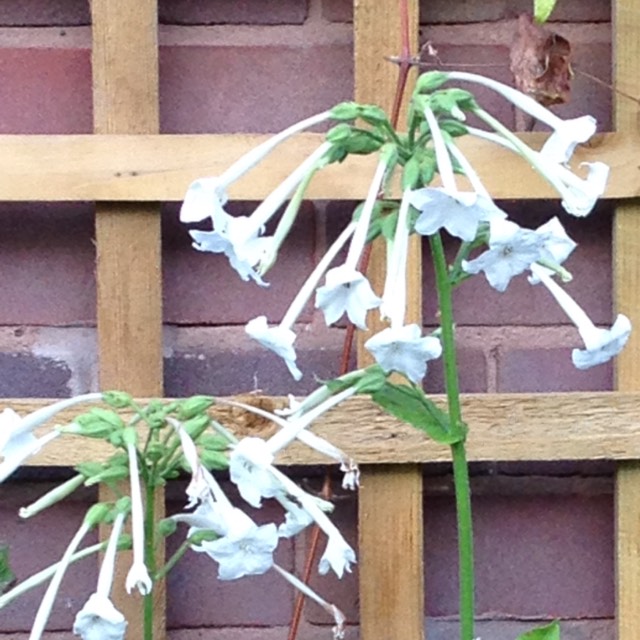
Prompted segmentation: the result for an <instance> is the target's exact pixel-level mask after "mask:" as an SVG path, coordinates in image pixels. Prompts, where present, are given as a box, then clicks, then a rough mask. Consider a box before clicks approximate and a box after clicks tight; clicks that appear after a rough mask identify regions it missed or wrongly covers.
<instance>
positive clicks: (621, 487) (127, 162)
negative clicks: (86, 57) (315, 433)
mask: <svg viewBox="0 0 640 640" xmlns="http://www.w3.org/2000/svg"><path fill="white" fill-rule="evenodd" d="M91 4H92V20H93V53H92V68H93V82H94V91H93V99H94V129H95V134H94V135H88V136H77V135H76V136H0V148H2V151H3V153H1V154H0V172H1V173H2V175H3V180H2V181H1V182H0V200H4V201H12V200H13V201H20V200H31V201H33V200H41V201H55V200H59V201H74V200H75V201H80V200H82V201H86V200H94V201H96V202H97V203H98V204H97V216H96V240H97V279H98V310H97V318H98V336H99V356H100V384H101V387H102V388H105V389H106V388H123V389H127V390H129V391H131V392H133V393H134V394H136V395H139V396H149V395H160V394H161V393H162V341H161V328H162V309H161V281H160V273H161V269H160V264H161V262H160V260H161V255H160V231H159V229H160V217H159V215H158V214H159V205H158V203H159V202H160V201H163V200H180V199H182V197H183V195H184V192H185V189H186V187H187V185H188V183H189V182H190V181H191V180H193V179H195V178H198V177H201V176H205V175H216V174H218V173H220V172H221V171H222V170H223V169H224V168H226V167H227V166H228V165H229V164H230V162H231V161H232V160H233V159H235V158H237V157H238V156H239V155H241V154H242V153H243V152H244V151H246V150H248V149H249V148H250V147H251V146H253V145H254V144H255V143H256V142H257V141H258V140H260V139H261V138H262V137H261V136H251V135H198V136H189V135H187V136H185V135H158V130H159V128H158V47H157V0H92V3H91ZM354 4H355V15H354V32H355V85H356V90H355V93H356V96H355V97H356V99H357V100H360V101H366V102H374V101H375V102H380V101H382V106H384V107H387V108H388V107H389V106H390V101H391V96H392V95H393V91H394V88H395V80H396V75H395V74H396V70H395V69H394V68H393V66H392V65H391V64H389V63H387V62H385V61H384V60H383V56H385V55H393V54H396V53H398V51H399V48H400V43H399V33H400V28H399V18H398V7H397V5H398V2H397V0H357V1H356V2H355V3H354ZM409 4H410V22H411V32H412V33H413V34H417V31H418V0H410V2H409ZM613 5H614V31H613V33H614V44H615V46H614V56H615V85H616V87H617V88H618V89H619V90H620V91H622V92H624V93H626V94H628V95H632V96H640V0H614V2H613ZM414 37H415V35H414ZM414 44H415V42H414ZM615 122H616V128H617V133H610V134H602V135H599V136H597V137H596V141H595V143H594V144H593V145H592V147H591V148H590V149H580V150H579V151H578V160H579V161H580V160H588V159H590V158H592V157H595V156H597V158H598V159H600V160H603V161H605V162H607V163H608V164H609V165H611V167H612V174H611V180H610V184H609V187H608V191H607V196H608V197H615V198H618V199H621V200H623V201H624V202H623V203H621V204H620V205H619V206H618V208H617V211H616V216H615V230H614V231H615V232H614V243H615V245H614V256H615V264H614V269H615V301H616V305H617V307H618V309H619V310H620V311H621V312H624V313H626V314H627V315H628V316H630V317H631V319H632V321H635V324H636V331H635V333H634V334H633V336H632V339H631V342H630V344H629V345H628V346H627V348H626V350H625V351H624V352H623V354H622V356H621V357H620V358H619V359H618V363H617V382H616V384H617V388H618V391H617V392H614V393H589V394H584V393H568V394H555V395H548V394H545V395H544V396H536V395H520V394H509V395H498V394H486V395H475V396H467V397H465V399H464V415H465V418H466V420H467V422H468V423H469V424H470V427H471V433H470V439H469V457H470V459H471V460H566V459H598V458H609V459H615V460H619V461H620V463H619V468H618V471H617V482H616V502H617V507H618V508H617V512H616V513H617V515H616V520H617V528H616V539H617V550H616V557H617V585H618V586H617V620H618V637H619V639H620V640H638V639H640V553H639V548H640V463H639V462H637V460H640V411H639V409H640V393H638V391H639V389H638V387H639V386H640V336H639V332H638V330H637V327H638V326H640V323H639V322H638V320H640V205H639V204H638V201H637V200H636V198H638V197H640V167H639V164H640V162H639V160H638V159H639V158H640V138H639V136H638V105H637V103H635V102H632V101H628V100H625V99H616V104H615ZM132 134H133V135H132ZM319 137H320V136H319V135H314V134H305V135H302V136H299V137H298V138H297V139H296V140H294V141H292V142H290V143H288V144H286V145H283V147H282V149H280V150H278V151H276V153H275V154H274V157H273V159H272V160H270V161H268V162H267V163H266V164H265V165H264V166H263V167H262V166H261V167H259V168H257V169H256V170H255V171H254V172H253V173H252V177H251V181H249V182H239V183H238V184H237V185H234V188H232V190H231V194H230V195H231V197H233V198H242V199H245V200H257V199H260V198H262V197H263V196H265V195H266V194H267V193H268V191H269V190H270V188H271V187H272V186H273V184H275V183H277V182H278V181H279V180H280V179H281V178H283V177H284V176H285V175H286V174H287V173H288V172H289V171H290V170H291V169H293V168H294V167H295V166H296V165H297V164H298V163H299V161H300V160H301V159H302V157H304V156H305V155H306V154H307V153H308V152H309V151H310V150H311V149H312V148H314V147H315V146H316V145H317V143H318V139H319ZM527 138H528V136H527ZM465 150H466V151H467V152H468V154H469V158H470V159H471V161H472V162H473V163H474V164H476V163H477V164H478V165H479V166H483V167H484V168H485V170H484V172H483V179H485V182H486V184H487V187H488V189H489V190H490V192H491V193H492V194H493V195H494V196H495V197H498V198H521V199H532V198H546V197H553V196H554V194H553V193H552V192H551V190H550V189H549V188H548V187H547V186H546V185H545V184H544V183H543V182H542V181H536V178H535V177H532V173H531V171H530V169H529V168H528V167H527V166H526V164H525V163H524V162H523V163H517V162H514V161H513V158H512V157H511V156H509V162H508V163H505V162H504V158H505V157H506V156H505V155H504V154H502V153H501V152H500V151H499V150H496V149H495V148H491V151H490V154H489V153H488V148H487V147H486V146H485V145H483V144H482V143H481V142H473V141H469V142H466V149H465ZM350 162H351V160H350ZM351 167H352V168H351V171H350V172H349V175H348V177H346V176H344V174H342V173H336V172H335V171H334V169H333V168H330V169H329V170H328V171H326V172H322V173H321V174H320V175H319V176H318V178H317V179H316V180H314V181H313V184H312V187H311V189H310V193H309V197H311V198H331V199H341V198H342V199H358V198H361V197H363V196H364V194H365V193H366V190H367V187H368V184H369V181H370V178H371V173H372V169H373V162H372V160H371V159H361V160H358V161H356V160H354V161H353V162H351ZM498 167H499V170H497V168H498ZM505 167H508V169H505ZM492 168H496V170H495V171H492ZM507 172H508V173H507ZM416 249H417V248H416V247H414V249H413V257H412V270H413V274H414V276H413V277H414V280H413V294H412V298H411V315H412V316H413V319H414V320H418V319H419V309H420V308H421V304H420V303H421V300H420V291H419V282H420V278H419V272H420V256H419V250H416ZM372 269H373V273H374V274H375V273H376V259H375V256H374V261H373V265H372ZM374 279H375V276H374ZM10 402H11V404H12V405H14V406H16V408H17V409H18V410H21V409H22V410H29V409H33V408H34V407H37V406H40V405H42V404H43V401H36V400H29V399H22V400H12V401H10ZM347 412H348V413H347ZM345 424H348V425H349V429H345V428H344V425H345ZM354 425H355V426H354ZM318 429H319V431H320V432H321V433H324V434H326V435H327V437H329V439H330V440H332V441H335V442H336V444H337V445H338V446H341V447H342V448H344V449H345V450H347V451H349V452H350V453H351V454H352V455H353V456H354V457H355V458H356V459H357V460H359V461H360V462H361V463H362V464H363V465H364V471H363V476H364V477H363V482H362V484H363V489H362V491H361V495H360V514H359V521H360V522H359V525H360V526H359V530H360V538H361V539H360V561H361V564H360V576H361V579H360V590H361V594H360V605H361V637H362V638H363V639H364V640H399V639H402V640H419V639H421V638H423V633H424V632H423V624H424V609H423V602H424V598H423V575H422V531H421V527H422V495H421V492H422V486H421V474H420V470H419V466H418V464H419V463H426V462H434V461H442V460H447V459H448V451H447V449H445V448H442V447H439V446H437V445H435V444H433V443H430V442H426V441H425V440H424V439H423V438H422V437H421V436H420V434H418V433H416V432H414V431H412V430H411V429H410V428H407V427H403V426H402V425H399V424H397V423H396V422H395V421H394V420H391V419H389V418H388V417H385V416H383V415H381V414H380V412H379V411H378V410H377V409H376V408H374V407H373V406H371V405H370V404H368V403H367V402H366V401H364V400H362V399H355V400H353V401H351V402H350V403H349V405H348V407H346V408H342V409H338V410H336V411H334V412H333V414H332V415H330V416H328V417H327V418H326V419H324V420H323V421H322V423H321V424H319V425H318ZM391 433H393V434H394V437H393V438H391V437H390V434H391ZM385 438H386V440H385V442H386V444H385V446H384V447H381V446H380V442H381V441H382V439H385ZM87 453H89V454H91V453H95V454H97V455H99V453H100V452H99V451H96V452H90V451H89V452H87V450H86V449H85V451H83V456H86V455H87ZM76 456H77V453H76V452H75V451H74V450H73V448H69V447H68V445H66V444H62V445H58V448H56V446H55V445H53V446H50V447H48V448H47V449H46V450H45V451H44V452H43V453H42V454H41V455H40V456H38V457H37V458H34V459H33V460H32V461H31V463H32V464H37V465H43V464H44V465H72V464H75V463H77V462H79V459H77V457H76ZM279 462H281V463H282V464H285V465H286V464H293V463H295V464H318V463H321V462H322V460H321V459H319V458H318V457H317V455H314V453H313V452H310V451H307V450H304V449H302V448H297V449H296V448H292V449H291V450H290V451H288V452H286V453H285V454H284V455H283V457H282V459H281V460H279ZM374 501H375V504H374ZM389 539H393V540H394V541H396V542H397V541H401V542H402V544H394V545H389V544H385V541H388V540H389ZM381 544H384V547H383V548H384V549H385V553H379V552H378V550H379V549H380V548H381V547H380V545H381ZM390 552H392V553H390ZM381 585H384V588H381ZM157 597H158V606H159V610H162V608H163V598H164V594H162V593H160V592H158V593H157ZM118 607H119V608H121V609H124V610H125V614H126V615H127V617H128V618H129V619H130V621H132V628H133V629H135V628H136V627H137V625H139V612H138V611H137V606H135V607H133V608H132V607H131V604H130V603H129V604H128V605H127V601H126V600H124V601H122V602H118ZM136 620H137V621H138V623H137V624H136ZM163 629H164V620H163V619H162V617H161V616H159V617H158V631H159V633H158V635H157V637H158V638H160V637H162V631H163ZM135 635H136V634H134V637H135Z"/></svg>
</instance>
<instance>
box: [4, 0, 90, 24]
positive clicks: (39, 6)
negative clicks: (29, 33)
mask: <svg viewBox="0 0 640 640" xmlns="http://www.w3.org/2000/svg"><path fill="white" fill-rule="evenodd" d="M84 24H91V15H90V11H89V3H88V2H87V0H19V1H15V2H11V1H10V2H3V3H2V4H1V5H0V25H2V26H7V27H31V26H33V27H44V26H78V25H84Z"/></svg>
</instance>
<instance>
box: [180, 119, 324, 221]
mask: <svg viewBox="0 0 640 640" xmlns="http://www.w3.org/2000/svg"><path fill="white" fill-rule="evenodd" d="M330 117H331V112H330V111H323V112H322V113H319V114H317V115H315V116H311V117H310V118H306V119H304V120H301V121H300V122H297V123H296V124H294V125H292V126H290V127H288V128H287V129H284V130H283V131H281V132H280V133H277V134H276V135H274V136H272V137H270V138H268V139H267V140H265V141H264V142H263V143H262V144H259V145H258V146H257V147H254V148H253V149H251V150H250V151H248V152H247V153H245V154H244V155H243V156H242V157H240V158H239V159H238V160H236V161H235V162H234V163H233V164H232V165H231V166H230V167H229V168H228V169H226V170H225V171H224V173H222V174H221V175H220V176H218V177H217V178H203V179H200V180H195V181H194V182H192V183H191V185H190V186H189V188H188V190H187V194H186V196H185V199H184V202H183V204H182V208H181V209H180V220H181V221H182V222H200V221H201V220H205V219H206V218H210V217H211V218H213V217H214V216H215V215H216V214H217V213H219V212H220V211H221V210H222V207H223V206H224V205H225V204H226V201H227V195H226V190H227V188H228V187H229V186H230V185H231V184H232V183H234V182H235V181H236V180H238V179H239V178H241V177H242V176H243V175H244V174H245V173H247V172H248V171H250V170H251V169H253V167H255V166H256V165H257V164H258V163H259V162H260V161H261V160H262V159H263V158H264V157H265V156H267V155H268V154H269V153H271V151H273V149H275V148H276V147H277V146H278V145H279V144H280V143H282V142H284V141H285V140H287V139H288V138H290V137H292V136H294V135H295V134H297V133H299V132H300V131H304V130H305V129H308V128H309V127H312V126H314V125H316V124H320V123H321V122H324V121H325V120H328V119H329V118H330Z"/></svg>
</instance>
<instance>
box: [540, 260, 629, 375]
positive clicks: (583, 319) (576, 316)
mask: <svg viewBox="0 0 640 640" xmlns="http://www.w3.org/2000/svg"><path fill="white" fill-rule="evenodd" d="M531 271H532V272H533V273H534V275H536V276H537V277H538V278H539V279H540V280H541V281H542V284H544V285H545V287H547V289H548V290H549V292H550V293H551V295H552V296H553V297H554V298H555V299H556V301H557V303H558V304H559V305H560V306H561V307H562V309H563V311H564V312H565V313H566V314H567V316H569V319H570V320H571V321H572V322H573V323H574V324H575V325H576V327H577V329H578V332H579V333H580V337H581V338H582V340H583V342H584V346H585V348H584V349H574V350H573V352H572V354H571V359H572V360H573V364H574V365H575V367H576V368H577V369H589V368H591V367H595V366H596V365H598V364H602V363H604V362H608V361H609V360H611V358H613V357H614V356H617V355H618V354H619V353H620V352H621V351H622V349H623V348H624V345H625V344H626V343H627V341H628V340H629V336H630V335H631V322H630V320H629V318H627V316H625V315H623V314H621V313H620V314H618V316H617V317H616V321H615V322H614V323H613V326H612V327H611V329H600V328H598V327H596V326H595V325H594V324H593V322H592V321H591V319H590V318H589V316H588V315H587V314H586V313H585V311H584V310H583V309H582V307H580V305H578V303H577V302H576V301H575V300H574V299H573V298H572V297H571V296H570V295H569V294H568V293H567V292H566V291H565V290H564V289H563V288H562V287H560V285H558V284H557V283H556V282H555V280H553V278H551V277H550V276H549V274H548V272H547V270H546V269H544V268H541V267H540V266H539V265H535V264H534V265H531Z"/></svg>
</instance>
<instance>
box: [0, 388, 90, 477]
mask: <svg viewBox="0 0 640 640" xmlns="http://www.w3.org/2000/svg"><path fill="white" fill-rule="evenodd" d="M101 399H102V394H101V393H86V394H84V395H80V396H75V397H73V398H65V399H64V400H60V401H58V402H54V403H53V404H51V405H48V406H46V407H42V408H41V409H37V410H36V411H33V412H31V413H29V414H28V415H26V416H24V417H22V418H21V417H20V416H19V415H18V414H17V413H16V412H15V411H14V410H13V409H10V408H7V409H4V411H3V412H2V413H0V457H1V458H3V461H2V462H1V463H0V482H3V481H4V480H6V479H7V478H8V477H9V476H10V475H11V474H12V473H13V472H14V471H15V470H16V469H17V468H18V467H19V466H20V465H21V464H22V462H23V461H24V460H26V459H27V458H28V457H30V456H32V455H35V454H36V453H37V452H38V451H39V450H40V449H41V448H42V447H43V446H44V445H46V444H47V443H48V442H51V440H53V439H54V438H56V437H57V436H58V435H60V433H59V432H58V431H52V432H50V433H48V434H47V435H45V436H43V437H42V438H39V439H38V438H36V436H34V435H33V433H32V432H33V430H34V429H35V428H36V427H39V426H40V425H42V424H44V423H46V422H48V421H49V420H51V418H53V417H54V416H55V415H56V414H58V413H59V412H60V411H63V410H64V409H67V408H69V407H73V406H75V405H77V404H81V403H83V402H99V401H100V400H101Z"/></svg>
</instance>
